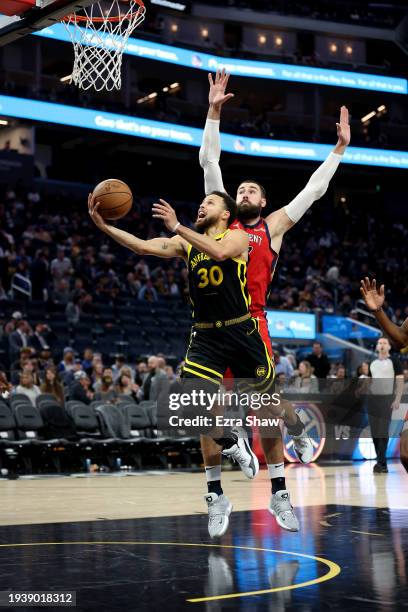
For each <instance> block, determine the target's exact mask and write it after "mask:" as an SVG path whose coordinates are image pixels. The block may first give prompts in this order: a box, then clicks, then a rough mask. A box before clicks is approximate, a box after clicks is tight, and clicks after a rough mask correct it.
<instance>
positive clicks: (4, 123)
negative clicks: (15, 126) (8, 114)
mask: <svg viewBox="0 0 408 612" xmlns="http://www.w3.org/2000/svg"><path fill="white" fill-rule="evenodd" d="M8 124H9V122H8V121H7V120H6V119H0V125H8Z"/></svg>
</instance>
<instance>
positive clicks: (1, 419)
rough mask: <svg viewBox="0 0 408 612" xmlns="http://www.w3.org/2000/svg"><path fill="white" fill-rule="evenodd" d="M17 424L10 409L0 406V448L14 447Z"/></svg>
mask: <svg viewBox="0 0 408 612" xmlns="http://www.w3.org/2000/svg"><path fill="white" fill-rule="evenodd" d="M16 428H17V423H16V420H15V418H14V415H13V413H12V411H11V409H10V408H9V407H8V406H6V404H3V403H1V404H0V448H4V447H7V446H9V447H10V446H16V445H18V442H16Z"/></svg>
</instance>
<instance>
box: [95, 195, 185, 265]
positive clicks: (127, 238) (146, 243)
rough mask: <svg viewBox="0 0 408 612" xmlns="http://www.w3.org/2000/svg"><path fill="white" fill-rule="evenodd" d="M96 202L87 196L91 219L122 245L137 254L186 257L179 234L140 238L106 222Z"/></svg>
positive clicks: (183, 242)
mask: <svg viewBox="0 0 408 612" xmlns="http://www.w3.org/2000/svg"><path fill="white" fill-rule="evenodd" d="M98 207H99V205H98V202H97V201H95V200H94V199H93V197H92V194H90V195H89V197H88V211H89V215H90V217H91V219H92V221H93V222H94V223H95V225H96V226H97V227H99V229H100V230H101V231H102V232H104V233H105V234H107V235H108V236H110V237H111V238H113V239H114V240H116V242H118V243H119V244H121V245H122V246H124V247H126V248H128V249H130V250H131V251H134V252H135V253H137V254H138V255H156V256H157V257H165V258H170V257H182V258H184V259H185V258H186V255H187V245H186V243H185V241H184V240H183V239H182V238H181V237H180V236H173V237H172V238H153V239H152V240H142V239H141V238H138V237H137V236H134V235H133V234H129V232H125V231H123V230H120V229H118V228H117V227H114V226H113V225H109V224H108V223H106V221H105V220H104V218H103V217H102V215H101V214H100V213H99V212H98Z"/></svg>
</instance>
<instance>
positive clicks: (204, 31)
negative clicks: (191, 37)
mask: <svg viewBox="0 0 408 612" xmlns="http://www.w3.org/2000/svg"><path fill="white" fill-rule="evenodd" d="M208 34H209V32H208V29H207V28H203V29H202V30H201V36H202V37H203V38H208Z"/></svg>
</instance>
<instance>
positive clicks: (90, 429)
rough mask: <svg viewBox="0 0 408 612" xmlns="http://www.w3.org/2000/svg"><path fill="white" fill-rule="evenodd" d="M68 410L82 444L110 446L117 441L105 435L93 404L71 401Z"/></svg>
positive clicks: (68, 403)
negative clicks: (92, 406)
mask: <svg viewBox="0 0 408 612" xmlns="http://www.w3.org/2000/svg"><path fill="white" fill-rule="evenodd" d="M66 410H67V413H68V414H69V415H70V416H71V417H72V420H73V422H74V426H75V429H76V433H77V435H78V437H79V443H80V445H82V446H83V445H86V446H92V447H96V446H98V447H108V446H112V445H114V444H115V443H116V440H115V438H109V437H105V438H104V437H103V435H102V431H101V428H100V424H99V420H98V417H97V415H96V414H95V411H94V410H93V408H91V406H87V405H86V404H83V403H82V402H74V401H69V402H67V407H66Z"/></svg>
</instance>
